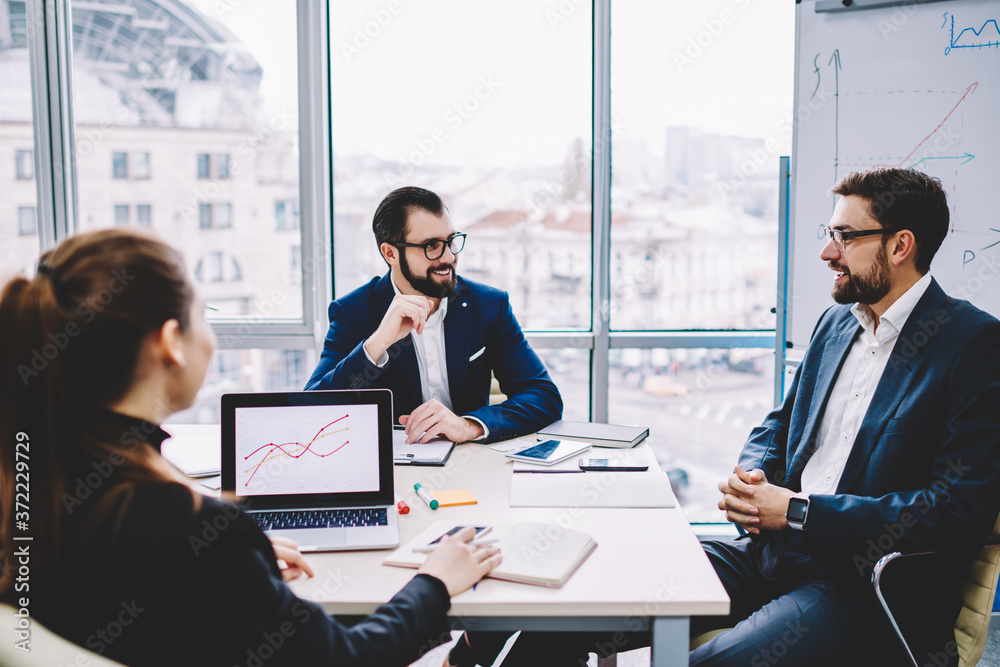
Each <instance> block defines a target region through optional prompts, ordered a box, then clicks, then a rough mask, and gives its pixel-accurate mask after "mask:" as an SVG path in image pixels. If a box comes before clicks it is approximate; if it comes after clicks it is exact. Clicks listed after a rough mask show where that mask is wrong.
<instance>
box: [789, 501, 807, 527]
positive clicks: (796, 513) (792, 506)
mask: <svg viewBox="0 0 1000 667" xmlns="http://www.w3.org/2000/svg"><path fill="white" fill-rule="evenodd" d="M806 505H807V502H806V501H805V500H804V499H802V498H790V499H789V500H788V512H787V518H788V520H789V521H794V522H795V523H802V522H804V521H805V520H806Z"/></svg>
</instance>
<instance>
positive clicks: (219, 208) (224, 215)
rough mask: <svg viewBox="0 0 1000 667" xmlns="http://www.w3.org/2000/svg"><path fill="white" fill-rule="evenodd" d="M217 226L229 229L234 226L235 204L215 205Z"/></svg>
mask: <svg viewBox="0 0 1000 667" xmlns="http://www.w3.org/2000/svg"><path fill="white" fill-rule="evenodd" d="M215 226H216V227H218V228H219V229H228V228H230V227H232V226H233V205H232V204H229V203H225V204H216V205H215Z"/></svg>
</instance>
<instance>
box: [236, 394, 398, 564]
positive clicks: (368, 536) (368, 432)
mask: <svg viewBox="0 0 1000 667" xmlns="http://www.w3.org/2000/svg"><path fill="white" fill-rule="evenodd" d="M392 465H393V464H392V393H391V392H390V391H389V390H387V389H366V390H357V391H355V390H345V391H300V392H281V393H261V394H226V395H224V396H223V397H222V488H223V490H224V491H225V492H228V493H232V494H234V495H235V496H236V497H237V498H238V499H239V500H240V501H243V502H244V503H245V504H246V505H247V506H248V508H247V512H248V513H249V514H250V515H251V516H252V517H253V518H254V519H255V520H256V521H257V523H258V524H259V525H260V527H261V528H262V529H263V530H264V532H266V533H267V534H268V535H269V536H275V537H287V538H290V539H292V540H295V542H297V543H298V545H299V548H300V549H301V550H302V551H339V550H348V549H387V548H392V547H395V546H397V545H399V528H398V525H397V521H396V510H395V506H394V504H393V489H392V483H393V469H392Z"/></svg>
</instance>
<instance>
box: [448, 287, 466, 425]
mask: <svg viewBox="0 0 1000 667" xmlns="http://www.w3.org/2000/svg"><path fill="white" fill-rule="evenodd" d="M468 299H469V290H468V288H467V286H466V285H465V283H464V281H463V280H462V279H461V278H459V279H458V282H457V284H456V285H455V295H454V296H452V297H449V299H448V315H447V317H445V319H444V349H445V358H446V359H447V362H448V391H449V392H450V393H451V402H452V408H454V410H455V411H456V413H458V414H461V413H462V412H465V410H464V409H463V408H462V407H461V406H460V405H459V401H458V400H456V398H457V399H459V400H462V401H463V402H464V400H465V392H466V390H467V389H468V381H469V349H470V345H469V341H470V340H471V338H472V324H473V322H472V318H471V316H470V315H469V312H470V311H469V308H468V306H466V305H463V304H466V303H468ZM463 404H464V403H463Z"/></svg>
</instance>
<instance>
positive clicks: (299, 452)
mask: <svg viewBox="0 0 1000 667" xmlns="http://www.w3.org/2000/svg"><path fill="white" fill-rule="evenodd" d="M348 417H350V415H344V416H343V417H340V418H339V419H334V420H333V421H332V422H330V423H329V424H327V425H326V426H324V427H323V428H321V429H320V430H318V431H316V435H314V436H313V437H312V439H311V440H310V441H309V442H307V443H306V444H304V445H303V444H302V443H301V442H283V443H281V444H276V443H273V442H269V443H267V444H266V445H261V446H260V447H258V448H257V449H255V450H253V451H252V452H250V453H249V454H247V455H246V456H244V457H243V460H244V461H249V460H250V457H251V456H253V455H254V454H256V453H257V452H259V451H261V450H262V449H267V452H266V453H265V454H264V456H263V458H261V460H260V461H258V462H257V464H256V465H254V466H251V467H250V468H247V469H246V470H244V471H243V472H244V473H247V472H249V473H250V477H249V478H247V481H246V482H245V483H244V484H243V486H244V487H246V486H249V485H250V481H251V480H252V479H253V477H254V475H256V474H257V471H258V470H260V467H261V466H262V465H264V464H265V463H267V462H268V461H271V460H272V459H276V458H280V457H282V456H288V457H290V458H293V459H299V458H302V457H303V456H305V453H306V452H309V453H310V454H312V455H313V456H316V457H319V458H321V459H325V458H326V457H327V456H330V455H332V454H336V453H337V452H339V451H340V450H341V449H343V448H344V446H345V445H347V444H348V443H349V442H350V440H345V441H344V442H343V444H341V445H340V446H338V447H337V448H336V449H334V450H333V451H330V452H327V453H326V454H319V453H317V452H314V451H313V450H312V446H313V444H314V443H315V442H316V441H317V440H319V439H321V438H325V437H327V436H330V435H333V434H334V433H340V432H341V431H346V430H347V427H345V428H342V429H338V430H336V431H330V432H327V433H324V431H326V430H327V429H328V428H330V427H331V426H333V425H334V424H336V423H337V422H339V421H343V420H344V419H347V418H348ZM285 447H288V448H290V449H292V451H287V450H286V449H285ZM295 447H297V448H298V449H294V448H295ZM268 448H270V449H268ZM251 471H253V472H251Z"/></svg>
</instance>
